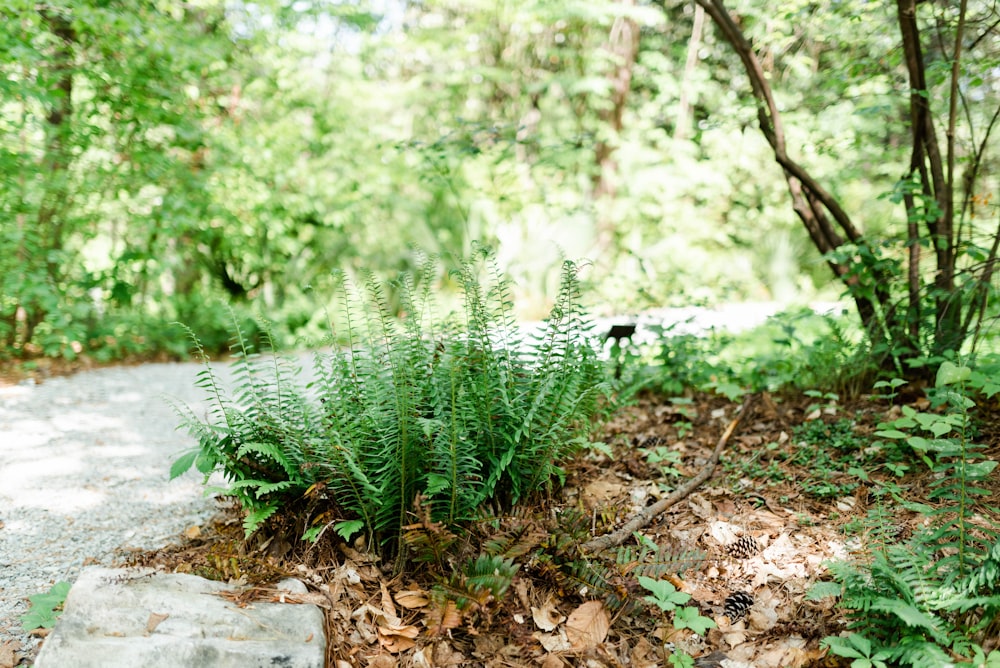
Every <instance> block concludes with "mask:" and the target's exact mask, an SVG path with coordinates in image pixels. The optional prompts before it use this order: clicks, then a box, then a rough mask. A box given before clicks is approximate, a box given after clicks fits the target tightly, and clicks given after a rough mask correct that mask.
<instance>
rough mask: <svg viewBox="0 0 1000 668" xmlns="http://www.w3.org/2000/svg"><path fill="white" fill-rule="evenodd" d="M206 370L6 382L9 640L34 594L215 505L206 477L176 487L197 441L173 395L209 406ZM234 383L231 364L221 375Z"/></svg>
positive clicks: (2, 426) (0, 396)
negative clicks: (174, 466) (175, 468)
mask: <svg viewBox="0 0 1000 668" xmlns="http://www.w3.org/2000/svg"><path fill="white" fill-rule="evenodd" d="M199 368H200V366H199V365H198V364H146V365H142V366H137V367H115V368H107V369H100V370H96V371H88V372H83V373H80V374H77V375H75V376H71V377H68V378H54V379H50V380H46V381H45V382H44V383H42V384H39V385H33V384H22V385H18V386H14V387H0V645H2V644H3V643H4V641H8V640H12V639H15V640H19V641H20V642H21V643H22V645H23V647H24V649H25V650H27V651H28V652H29V654H32V655H33V654H34V652H33V650H34V649H35V647H36V646H37V644H38V640H37V639H33V638H30V637H28V636H27V635H26V634H24V633H23V632H22V630H21V624H20V620H19V617H20V616H21V615H22V614H24V612H25V611H26V610H27V608H28V601H27V597H28V596H29V595H32V594H36V593H40V592H43V591H47V590H48V588H49V587H50V586H51V585H53V584H54V583H56V582H58V581H59V580H69V581H72V580H74V579H75V578H76V576H77V575H78V573H79V572H80V569H81V567H82V566H83V565H84V562H86V563H88V564H90V563H97V564H102V565H110V564H112V563H114V562H115V561H116V560H120V557H121V556H122V555H123V554H124V553H125V552H126V551H128V550H129V549H140V550H141V549H151V548H156V547H162V546H164V545H166V544H167V543H169V542H171V541H173V540H175V539H176V538H177V537H178V535H179V534H180V533H181V532H182V531H183V530H184V529H185V528H187V527H190V526H192V525H196V524H200V523H202V522H204V521H205V520H206V519H207V518H208V517H209V516H210V515H212V513H213V512H214V511H215V510H216V505H215V503H214V502H213V500H212V499H209V498H205V496H204V495H203V493H202V485H201V476H200V475H199V474H197V473H195V472H189V473H188V474H186V475H185V476H183V477H181V478H179V479H177V480H174V481H172V482H171V481H169V480H168V477H169V476H168V472H169V468H170V464H171V463H172V462H173V460H174V459H175V458H176V456H177V454H178V453H179V452H180V451H182V450H184V449H186V448H188V447H190V446H192V445H193V444H194V440H193V439H192V438H191V437H189V436H188V435H187V434H186V433H184V432H181V431H177V430H176V429H175V428H176V426H177V424H178V418H177V416H176V415H175V414H174V412H173V409H172V408H171V407H170V404H169V403H168V400H167V398H168V397H169V398H171V399H174V400H179V401H181V402H184V403H186V404H188V405H190V406H191V407H192V408H195V409H196V410H199V411H200V408H198V407H199V406H201V405H202V396H203V394H202V391H201V390H199V389H197V388H196V387H195V386H194V381H195V376H196V374H197V372H198V370H199ZM219 373H220V375H221V376H223V377H226V376H228V374H226V373H225V366H224V365H223V366H222V367H220V368H219Z"/></svg>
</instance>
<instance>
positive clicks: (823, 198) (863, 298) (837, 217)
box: [695, 0, 896, 337]
mask: <svg viewBox="0 0 1000 668" xmlns="http://www.w3.org/2000/svg"><path fill="white" fill-rule="evenodd" d="M695 3H696V4H697V5H698V6H699V7H702V8H704V10H705V12H706V13H707V14H708V15H709V17H711V19H712V21H713V22H714V23H715V24H716V26H717V27H718V28H719V30H720V31H721V32H722V35H723V37H724V38H725V40H726V41H727V42H729V44H730V45H731V46H732V47H733V49H734V50H735V51H736V54H737V55H738V56H739V58H740V61H741V62H742V63H743V68H744V70H745V71H746V73H747V76H748V77H749V79H750V85H751V89H752V92H753V96H754V99H755V100H756V102H757V119H758V122H759V124H760V130H761V132H762V133H763V134H764V137H765V139H767V142H768V143H769V144H770V145H771V149H772V151H773V152H774V159H775V161H776V162H777V163H778V164H779V165H781V168H782V169H783V171H784V174H785V180H786V182H787V184H788V192H789V194H790V195H791V198H792V208H793V210H794V211H795V213H796V215H797V216H798V217H799V220H801V221H802V224H803V225H804V226H805V228H806V230H807V231H808V233H809V237H810V238H811V239H812V241H813V244H814V245H815V246H816V249H817V250H818V251H819V252H820V253H822V254H824V255H827V254H828V253H830V251H833V250H836V249H837V248H839V247H841V246H842V245H843V244H844V243H846V242H850V243H857V244H861V243H863V239H862V235H861V232H860V231H859V230H858V228H857V227H856V226H855V225H854V223H853V221H852V220H851V218H850V216H849V215H848V214H847V212H846V211H845V210H844V209H843V207H841V206H840V203H839V202H838V201H837V200H836V198H834V197H833V196H832V195H831V194H830V193H829V192H828V191H827V190H826V189H825V188H823V187H822V186H821V185H820V184H819V182H818V181H816V180H815V179H814V178H813V177H812V175H811V174H810V173H809V172H808V170H806V169H805V168H804V167H803V166H802V165H800V164H799V163H798V162H796V161H795V160H793V159H792V158H791V157H790V156H789V155H788V150H787V145H786V140H785V130H784V126H783V124H782V118H781V113H780V111H779V109H778V105H777V103H776V102H775V99H774V95H773V93H772V91H771V85H770V83H769V78H768V76H767V75H766V74H765V72H764V68H763V66H762V64H761V62H760V59H759V58H758V57H757V54H756V52H755V50H754V48H753V45H751V44H750V42H749V41H748V40H747V38H746V37H745V36H744V35H743V32H742V30H740V28H739V26H737V25H736V22H735V21H734V20H733V18H732V17H731V16H730V15H729V11H728V10H727V9H726V7H725V5H724V4H723V1H722V0H695ZM831 218H832V221H831ZM834 223H835V224H836V226H835V225H834ZM838 228H839V232H838ZM841 233H843V235H844V236H841ZM845 237H846V238H845ZM827 264H828V265H829V266H830V269H831V270H832V271H833V273H834V275H835V276H836V277H837V278H838V279H839V280H841V281H842V282H843V283H844V284H845V285H846V286H848V287H849V288H852V290H851V293H852V296H853V298H854V302H855V305H856V307H857V310H858V314H859V316H860V317H861V321H862V323H863V325H864V326H865V328H866V329H868V331H869V332H871V333H872V335H873V336H876V337H878V336H879V335H880V332H882V331H886V332H888V333H889V334H890V335H891V334H892V332H894V331H895V329H896V327H895V322H894V320H895V317H894V315H893V314H894V312H893V311H892V310H891V309H890V307H889V306H890V295H889V291H888V284H889V283H888V280H887V279H888V277H886V276H884V275H882V274H883V272H880V271H878V270H877V269H875V268H872V267H870V266H869V267H867V268H866V269H865V272H866V273H868V274H869V276H870V277H871V278H872V279H873V283H874V286H873V287H872V288H871V289H870V290H868V289H860V288H862V287H863V286H861V284H860V279H861V276H860V275H859V273H858V272H857V271H856V268H855V267H854V266H852V265H850V264H848V263H846V262H838V261H836V260H833V259H827Z"/></svg>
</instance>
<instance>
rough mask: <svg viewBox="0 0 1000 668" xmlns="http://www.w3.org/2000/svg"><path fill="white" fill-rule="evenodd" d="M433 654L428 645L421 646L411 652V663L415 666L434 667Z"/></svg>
mask: <svg viewBox="0 0 1000 668" xmlns="http://www.w3.org/2000/svg"><path fill="white" fill-rule="evenodd" d="M433 656H434V653H433V650H432V649H431V648H430V647H421V648H420V649H418V650H417V651H416V652H414V653H413V656H412V657H410V660H411V661H413V665H414V666H416V667H417V668H434V659H433Z"/></svg>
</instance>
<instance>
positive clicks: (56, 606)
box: [21, 580, 71, 631]
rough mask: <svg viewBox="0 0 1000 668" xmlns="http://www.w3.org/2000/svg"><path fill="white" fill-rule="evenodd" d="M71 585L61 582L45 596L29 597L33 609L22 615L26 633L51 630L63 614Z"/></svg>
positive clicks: (53, 586)
mask: <svg viewBox="0 0 1000 668" xmlns="http://www.w3.org/2000/svg"><path fill="white" fill-rule="evenodd" d="M70 586H71V585H70V583H69V582H65V581H62V580H60V581H59V582H57V583H55V584H54V585H52V587H51V588H49V590H48V591H47V592H45V593H44V594H34V595H32V596H29V597H28V600H29V601H31V608H30V609H29V610H28V612H27V613H25V614H23V615H21V628H23V629H24V630H25V631H34V630H35V629H51V628H52V627H53V626H55V624H56V620H57V619H59V615H61V614H62V606H63V603H65V602H66V595H67V594H69V590H70Z"/></svg>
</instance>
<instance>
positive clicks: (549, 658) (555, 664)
mask: <svg viewBox="0 0 1000 668" xmlns="http://www.w3.org/2000/svg"><path fill="white" fill-rule="evenodd" d="M565 666H566V663H565V662H564V661H563V660H562V659H560V658H559V655H557V654H546V655H545V658H544V659H543V660H542V668H565Z"/></svg>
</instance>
